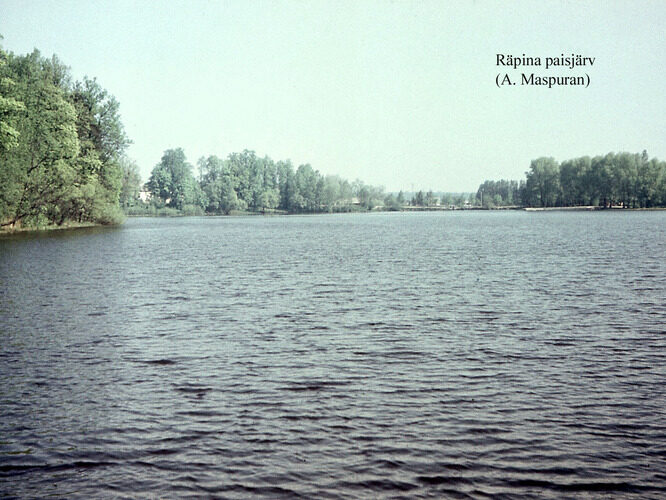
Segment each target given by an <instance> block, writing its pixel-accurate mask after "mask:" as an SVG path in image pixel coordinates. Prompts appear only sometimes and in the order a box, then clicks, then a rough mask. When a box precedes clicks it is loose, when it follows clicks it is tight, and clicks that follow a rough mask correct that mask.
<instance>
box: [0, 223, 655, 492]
mask: <svg viewBox="0 0 666 500" xmlns="http://www.w3.org/2000/svg"><path fill="white" fill-rule="evenodd" d="M665 233H666V214H664V213H657V212H648V213H608V212H605V213H566V214H563V213H534V214H529V213H523V212H506V213H499V212H495V213H479V212H475V213H472V212H465V213H461V212H454V213H421V214H418V213H415V214H403V213H397V214H377V215H374V214H372V215H369V214H366V215H334V216H315V217H307V216H303V217H295V216H290V217H247V218H213V217H209V218H188V219H131V220H129V221H128V222H127V223H126V224H125V225H124V226H122V227H121V228H103V229H86V230H77V231H74V232H71V231H68V232H66V233H55V232H51V233H48V235H44V234H40V235H21V236H18V237H3V238H1V239H0V325H1V326H0V343H1V344H2V350H1V351H0V436H1V437H0V494H1V495H2V496H19V497H24V496H25V497H35V496H37V497H42V496H46V495H54V496H56V497H79V498H90V497H99V496H120V497H137V496H139V497H141V496H158V497H174V498H176V497H182V496H188V495H189V496H204V497H207V496H213V497H230V498H244V497H265V498H279V497H290V498H291V497H299V496H300V497H304V498H357V497H364V498H366V497H367V498H393V497H409V498H419V497H462V498H481V497H487V496H490V497H498V496H499V497H501V496H503V495H506V496H508V497H514V496H516V497H517V496H519V497H534V498H544V497H546V498H547V497H552V498H561V497H581V498H589V497H596V496H609V497H613V498H632V497H635V498H645V497H651V498H658V497H661V496H663V495H664V494H666V488H665V487H664V484H666V473H665V472H664V471H665V470H666V467H665V465H666V464H665V463H664V456H665V451H666V448H665V446H666V444H665V443H666V439H665V438H666V424H665V423H664V422H666V419H665V417H666V414H665V413H666V410H665V409H666V397H665V394H666V389H664V387H665V386H666V384H665V382H666V380H665V378H666V369H665V367H666V364H665V361H666V360H665V357H666V350H665V347H666V345H665V344H666V340H665V338H664V333H663V330H664V327H663V325H664V324H666V272H665V271H666V269H665V267H666V266H665V264H664V262H665V260H666V259H665V257H666V255H665V250H664V242H665V241H666V238H665Z"/></svg>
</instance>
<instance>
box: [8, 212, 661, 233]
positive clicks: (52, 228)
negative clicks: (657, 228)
mask: <svg viewBox="0 0 666 500" xmlns="http://www.w3.org/2000/svg"><path fill="white" fill-rule="evenodd" d="M507 210H516V211H524V212H605V211H612V212H663V211H666V207H651V208H625V207H597V206H593V205H590V206H578V207H517V206H508V207H494V208H483V207H469V208H456V209H451V208H444V207H404V208H402V209H399V210H369V211H352V212H301V213H287V212H278V211H276V212H237V213H231V214H226V215H225V214H202V215H183V214H168V215H167V214H164V215H156V214H146V215H143V214H142V215H125V218H126V219H135V218H139V217H146V218H182V217H262V216H263V217H274V216H291V215H334V214H372V213H399V212H405V213H414V212H471V211H474V212H478V211H485V212H502V211H503V212H505V211H507ZM122 225H123V223H122V222H121V223H119V224H99V223H94V222H68V223H64V224H62V225H61V226H57V225H49V226H42V227H18V228H10V227H9V226H4V227H2V228H0V236H10V235H18V234H28V233H50V232H57V231H67V230H76V229H87V228H96V227H97V228H100V227H114V226H122Z"/></svg>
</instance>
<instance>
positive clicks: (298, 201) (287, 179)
mask: <svg viewBox="0 0 666 500" xmlns="http://www.w3.org/2000/svg"><path fill="white" fill-rule="evenodd" d="M197 166H198V179H197V178H195V174H194V168H193V166H192V165H191V164H189V163H188V162H187V160H186V158H185V153H184V152H183V150H182V149H181V148H177V149H169V150H167V151H165V152H164V155H163V156H162V160H161V161H160V162H159V163H158V164H157V165H156V166H155V168H153V170H152V173H151V175H150V179H149V180H148V182H147V183H146V188H147V189H148V191H149V192H150V194H151V205H152V207H154V208H157V209H161V208H164V207H166V208H170V209H174V210H178V211H179V212H180V213H185V214H194V213H203V212H206V213H211V214H229V213H231V212H232V211H244V210H248V211H253V212H267V211H276V210H279V211H284V212H289V213H316V212H344V211H350V210H353V209H354V208H359V209H366V210H371V209H372V208H373V207H375V206H377V205H380V204H383V200H384V199H385V195H384V189H383V188H378V187H373V186H368V185H366V184H364V183H363V182H361V181H359V180H357V181H354V182H349V181H347V180H344V179H341V178H340V177H338V176H335V175H326V176H324V175H322V174H320V173H319V172H318V171H317V170H314V169H313V168H312V167H311V166H310V165H309V164H305V165H300V166H299V167H298V168H294V166H293V165H292V163H291V162H290V161H289V160H287V161H277V162H275V161H273V160H271V159H270V158H268V157H264V158H261V157H258V156H257V155H256V154H255V152H254V151H248V150H244V151H243V152H241V153H232V154H230V155H229V156H228V157H227V158H226V159H221V158H219V157H217V156H209V157H208V158H201V159H199V161H198V162H197Z"/></svg>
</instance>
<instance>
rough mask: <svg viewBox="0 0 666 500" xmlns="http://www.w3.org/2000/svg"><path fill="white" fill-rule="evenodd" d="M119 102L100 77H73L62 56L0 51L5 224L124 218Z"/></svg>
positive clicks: (0, 178) (0, 181) (0, 183)
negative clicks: (73, 79) (100, 80)
mask: <svg viewBox="0 0 666 500" xmlns="http://www.w3.org/2000/svg"><path fill="white" fill-rule="evenodd" d="M128 144H129V140H128V139H127V136H126V135H125V131H124V129H123V125H122V123H121V122H120V117H119V114H118V102H117V101H116V99H115V98H114V97H113V96H111V95H110V94H108V93H107V91H106V90H104V89H103V88H102V87H101V86H100V85H99V84H98V83H97V81H96V80H94V79H89V78H85V79H84V80H83V81H80V82H74V83H72V81H71V77H70V74H69V69H68V68H67V67H66V66H64V65H63V64H62V63H61V62H60V61H59V60H58V59H57V58H56V56H53V57H51V58H44V57H42V56H41V55H40V53H39V52H38V51H37V50H35V51H33V52H32V53H31V54H27V55H25V56H16V55H14V54H12V53H7V52H5V51H3V50H2V49H0V224H1V225H2V226H17V225H22V226H42V225H46V224H57V225H61V224H63V223H64V222H67V221H77V222H95V223H115V222H118V221H119V220H120V219H122V213H121V211H120V209H119V195H120V192H121V188H122V186H123V176H124V170H123V168H124V167H123V164H122V162H123V161H124V160H123V153H124V151H125V149H126V147H127V146H128Z"/></svg>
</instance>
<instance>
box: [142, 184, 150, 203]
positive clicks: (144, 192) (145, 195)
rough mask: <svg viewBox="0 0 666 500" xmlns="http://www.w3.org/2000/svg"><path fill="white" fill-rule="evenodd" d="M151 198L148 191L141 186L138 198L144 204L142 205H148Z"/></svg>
mask: <svg viewBox="0 0 666 500" xmlns="http://www.w3.org/2000/svg"><path fill="white" fill-rule="evenodd" d="M151 196H152V195H151V193H150V191H148V189H146V186H143V187H142V188H141V191H139V198H141V201H142V202H144V203H148V202H149V201H150V197H151Z"/></svg>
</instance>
